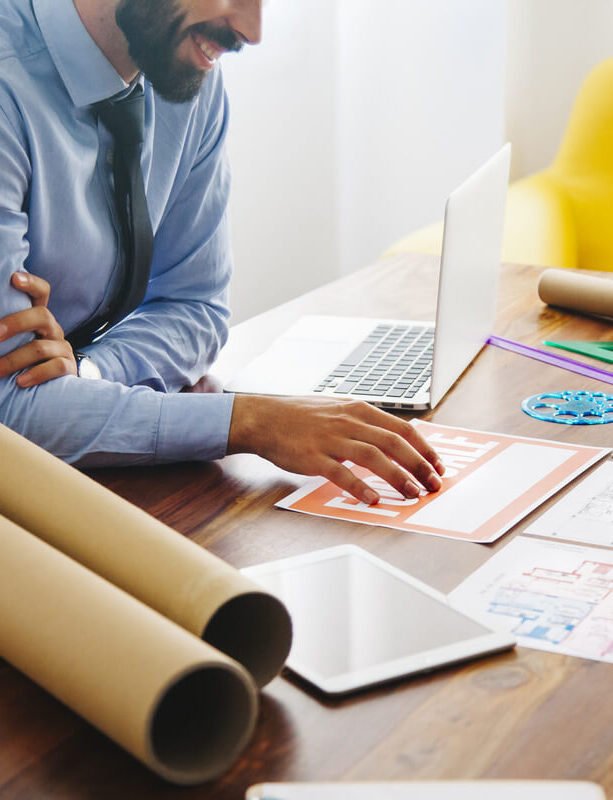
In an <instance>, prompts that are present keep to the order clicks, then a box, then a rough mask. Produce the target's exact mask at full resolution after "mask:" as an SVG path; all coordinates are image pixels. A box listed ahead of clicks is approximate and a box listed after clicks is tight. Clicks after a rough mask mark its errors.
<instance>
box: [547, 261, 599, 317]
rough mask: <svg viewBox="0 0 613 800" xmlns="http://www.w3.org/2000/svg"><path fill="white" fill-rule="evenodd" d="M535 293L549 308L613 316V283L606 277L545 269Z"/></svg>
mask: <svg viewBox="0 0 613 800" xmlns="http://www.w3.org/2000/svg"><path fill="white" fill-rule="evenodd" d="M538 293H539V297H540V298H541V300H542V301H543V302H544V303H547V304H548V305H550V306H560V307H561V308H568V309H570V310H571V311H580V312H582V313H584V314H596V315H597V316H600V317H613V281H612V280H608V279H607V278H598V277H594V276H593V275H579V274H577V273H576V272H569V271H568V270H565V269H546V270H545V271H544V272H543V274H542V275H541V278H540V280H539V284H538Z"/></svg>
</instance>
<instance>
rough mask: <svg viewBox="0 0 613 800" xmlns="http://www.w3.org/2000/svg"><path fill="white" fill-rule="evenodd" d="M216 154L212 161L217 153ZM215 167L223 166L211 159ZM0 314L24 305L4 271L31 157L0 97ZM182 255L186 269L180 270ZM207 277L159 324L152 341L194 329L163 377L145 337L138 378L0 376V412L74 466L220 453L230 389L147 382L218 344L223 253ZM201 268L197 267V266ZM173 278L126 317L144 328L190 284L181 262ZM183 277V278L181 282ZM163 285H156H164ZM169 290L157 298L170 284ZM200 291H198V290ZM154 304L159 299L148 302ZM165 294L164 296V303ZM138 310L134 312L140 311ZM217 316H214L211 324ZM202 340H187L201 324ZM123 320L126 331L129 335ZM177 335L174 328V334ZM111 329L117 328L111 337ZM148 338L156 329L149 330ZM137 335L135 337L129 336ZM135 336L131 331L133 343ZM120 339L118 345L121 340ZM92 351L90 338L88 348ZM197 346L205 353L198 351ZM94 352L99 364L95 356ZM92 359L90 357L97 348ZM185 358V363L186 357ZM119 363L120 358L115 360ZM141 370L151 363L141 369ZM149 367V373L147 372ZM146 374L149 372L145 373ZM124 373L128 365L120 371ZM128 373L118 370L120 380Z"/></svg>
mask: <svg viewBox="0 0 613 800" xmlns="http://www.w3.org/2000/svg"><path fill="white" fill-rule="evenodd" d="M220 163H221V161H220ZM220 169H223V168H222V167H220ZM0 182H1V185H2V194H1V196H0V318H1V317H4V316H6V315H7V314H10V313H12V312H14V311H19V310H22V309H24V308H27V307H28V306H29V300H28V298H27V296H26V295H24V294H23V293H21V292H18V291H16V290H15V289H13V288H12V287H11V286H10V276H11V274H12V273H13V272H15V271H18V270H20V269H23V264H24V260H25V259H26V258H27V255H28V250H29V248H28V241H27V230H28V217H27V213H26V212H25V211H24V208H25V207H26V202H27V193H28V187H29V182H30V167H29V159H28V155H27V149H26V147H25V145H24V139H23V136H21V135H20V134H19V132H18V131H17V130H16V129H15V127H14V126H13V124H12V123H11V122H10V121H9V119H8V118H7V116H6V115H5V114H4V112H3V111H2V108H1V107H0ZM224 216H225V209H224V210H223V211H222V210H221V208H220V212H219V219H218V224H217V225H216V227H215V234H214V235H213V236H212V237H211V239H210V242H214V243H215V244H214V245H213V249H214V248H219V249H220V250H223V245H222V239H225V237H226V234H225V224H224V222H223V219H224ZM208 244H209V242H205V243H203V244H202V246H201V248H200V249H199V257H200V258H206V257H207V245H208ZM188 262H189V260H186V262H185V270H187V271H188V270H189V264H191V266H192V267H193V263H191V262H189V264H188ZM219 264H220V266H219V267H216V268H215V269H213V275H212V277H210V278H200V279H199V280H200V294H197V295H196V300H195V301H194V300H192V305H191V306H190V307H189V309H188V310H187V312H185V315H181V314H179V313H178V312H177V316H172V314H171V315H170V319H169V321H168V324H167V325H166V326H165V328H164V329H163V330H162V331H160V334H159V337H158V339H157V341H158V343H159V342H161V341H162V339H164V338H165V337H166V338H173V336H174V334H173V330H174V326H175V325H176V326H177V329H180V330H181V334H180V336H181V342H182V343H183V337H187V338H190V337H191V338H193V340H194V343H193V346H192V351H191V354H190V355H189V356H187V357H186V358H185V360H183V361H180V363H179V365H178V367H176V369H175V372H174V373H173V374H171V376H170V377H169V378H164V379H158V378H156V375H158V374H159V375H160V376H161V375H162V374H163V373H164V369H165V363H164V361H163V359H162V360H161V359H160V357H159V354H158V356H155V357H154V350H157V349H159V350H161V349H163V348H162V347H161V345H160V344H158V345H157V346H155V345H151V346H149V345H147V346H144V348H143V355H142V356H141V357H140V358H141V360H140V362H138V363H140V365H141V366H140V367H139V368H138V369H140V371H137V373H136V376H137V380H136V381H133V383H142V384H145V385H134V386H126V385H122V382H121V377H122V375H121V374H120V373H119V370H118V368H117V367H116V368H115V372H113V370H112V369H110V367H109V368H108V370H107V375H106V377H107V378H110V380H109V379H106V380H98V381H96V380H85V379H80V378H76V377H74V376H66V377H62V378H57V379H55V380H53V381H49V382H48V383H45V384H42V385H41V386H37V387H32V388H29V389H22V388H20V387H18V386H17V385H16V383H15V377H16V376H15V375H11V376H9V377H7V378H2V379H0V420H1V421H2V422H3V423H4V424H5V425H7V426H8V427H10V428H12V429H13V430H15V431H16V432H17V433H20V434H22V435H23V436H26V437H27V438H29V439H30V440H32V441H33V442H35V443H37V444H39V445H40V446H42V447H44V448H45V449H46V450H48V451H50V452H52V453H54V454H55V455H57V456H59V457H60V458H62V459H64V460H66V461H68V462H71V463H76V464H79V465H80V466H88V467H93V466H108V465H120V464H121V465H128V464H144V463H160V462H167V461H177V460H210V459H215V458H220V457H222V456H223V455H225V452H226V448H227V437H228V431H229V426H230V420H231V414H232V403H233V397H232V395H223V394H208V395H207V394H177V393H165V392H162V391H156V390H155V389H154V388H151V385H147V384H150V383H151V384H153V385H155V386H156V387H159V386H160V385H161V384H160V380H162V382H163V383H164V384H165V385H166V386H167V387H168V386H172V387H174V386H176V385H178V384H179V383H181V381H182V380H183V377H184V376H187V377H188V381H189V380H190V379H191V376H192V375H193V376H195V375H196V374H197V373H198V372H199V371H200V370H201V369H202V368H203V367H204V366H205V365H206V363H207V359H208V358H211V357H213V356H212V355H211V353H209V351H208V350H207V347H208V346H209V345H210V344H211V343H213V347H212V353H213V355H214V354H215V353H216V348H217V347H218V346H220V345H221V342H222V341H223V339H224V337H225V322H224V323H222V320H225V318H226V316H227V314H226V312H225V311H224V308H225V305H224V301H223V297H224V295H225V287H226V284H227V273H228V269H227V261H226V260H223V263H222V261H220V262H219ZM201 271H202V267H201ZM180 275H181V277H180V279H179V278H177V279H175V280H172V281H171V282H170V284H169V283H168V280H165V277H164V275H162V276H161V280H160V282H159V286H160V287H161V288H160V289H159V290H158V289H157V288H154V290H153V291H152V294H151V297H150V299H148V302H147V303H146V306H147V307H146V308H144V309H143V310H142V312H136V313H135V315H134V319H133V320H126V327H127V325H128V324H129V323H131V324H134V325H141V326H144V327H142V328H140V330H150V328H151V327H154V326H155V325H156V324H159V320H160V319H161V318H162V317H163V318H164V319H166V312H164V313H163V314H161V315H158V323H156V322H155V321H154V319H153V314H152V313H149V312H152V310H153V309H154V308H156V307H157V309H159V310H160V311H161V309H162V308H165V309H170V308H171V307H173V306H174V305H175V303H176V301H177V300H179V299H180V298H181V297H182V296H183V295H182V294H181V292H182V291H183V292H185V294H186V295H187V294H188V293H189V292H191V291H192V290H193V289H194V285H193V283H191V282H189V281H188V279H187V277H186V272H184V271H180ZM182 281H183V283H182ZM168 286H170V288H169V289H166V288H163V287H168ZM169 293H170V295H171V297H170V299H161V298H162V297H163V296H165V295H167V294H169ZM205 295H206V297H205ZM156 304H159V305H158V306H156ZM165 304H166V305H165ZM139 314H141V316H139ZM190 319H192V320H195V321H196V323H197V324H194V327H193V330H192V332H191V333H188V332H187V330H188V328H189V324H190ZM218 322H219V325H218V324H217V323H218ZM203 330H204V331H208V333H205V334H204V335H203V341H202V342H201V341H198V342H196V340H197V339H199V337H200V335H201V334H202V331H203ZM137 331H138V328H137V329H136V332H135V330H134V329H132V333H131V336H136V334H137ZM177 336H179V334H177ZM28 338H31V337H29V336H26V335H20V336H17V337H13V338H11V339H9V340H8V341H6V342H2V343H0V355H4V354H5V353H7V352H9V351H10V350H12V349H14V348H15V347H17V346H19V345H21V344H24V343H25V342H26V341H27V340H28ZM118 338H119V337H118ZM154 338H155V337H154ZM136 341H139V339H136ZM141 343H142V342H140V341H139V347H140V344H141ZM115 347H117V348H120V347H121V345H120V344H115V345H113V346H111V345H108V344H106V343H105V349H106V352H107V353H108V354H109V355H107V356H106V358H107V360H108V361H109V363H111V362H112V361H113V359H115V360H117V361H119V357H120V355H121V354H122V353H123V352H126V353H128V352H130V351H129V348H128V349H126V350H125V351H123V350H121V349H114V348H115ZM126 347H127V346H126ZM91 349H92V351H93V350H94V349H95V346H94V347H92V348H91ZM179 349H180V348H179V347H176V348H172V349H171V350H170V351H169V352H170V355H169V360H173V359H175V358H179V356H178V355H177V351H178V350H179ZM205 354H206V355H205ZM132 359H133V360H132V361H129V362H128V367H127V369H130V368H131V365H133V364H136V363H137V361H138V359H137V356H136V354H134V355H133V356H132ZM101 361H102V362H103V363H104V364H105V363H106V362H105V361H104V358H102V359H101ZM96 362H97V363H98V357H97V355H96ZM186 365H189V366H186ZM122 369H124V370H126V367H125V366H124V367H122ZM147 370H151V371H150V372H147ZM147 376H148V377H147ZM152 376H153V378H152ZM124 377H127V372H124ZM127 382H128V381H127V380H126V383H127Z"/></svg>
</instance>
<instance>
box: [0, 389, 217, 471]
mask: <svg viewBox="0 0 613 800" xmlns="http://www.w3.org/2000/svg"><path fill="white" fill-rule="evenodd" d="M231 412H232V396H231V395H223V394H164V393H162V392H155V391H153V390H151V389H149V388H147V387H144V386H137V387H126V386H122V385H121V384H119V383H112V382H109V381H104V380H101V381H92V380H85V379H81V378H76V377H72V376H70V377H66V378H58V379H57V380H54V381H49V382H48V383H45V384H43V385H41V386H38V387H35V388H33V389H21V388H19V387H18V386H16V385H15V381H14V378H11V379H4V380H2V381H1V382H0V422H2V423H3V424H5V425H7V426H8V427H10V428H12V429H13V430H15V431H16V432H17V433H20V434H21V435H23V436H25V437H26V438H28V439H30V440H31V441H33V442H35V443H36V444H38V445H40V446H41V447H43V448H45V449H46V450H48V451H49V452H51V453H53V454H54V455H56V456H58V457H59V458H62V459H63V460H65V461H68V462H69V463H74V464H78V465H80V466H87V467H95V466H111V465H115V466H122V465H130V464H153V463H165V462H169V461H182V460H203V461H206V460H211V459H215V458H220V457H222V456H223V455H224V454H225V452H226V446H227V434H228V428H229V423H230V417H231Z"/></svg>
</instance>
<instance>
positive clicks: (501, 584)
mask: <svg viewBox="0 0 613 800" xmlns="http://www.w3.org/2000/svg"><path fill="white" fill-rule="evenodd" d="M452 596H453V597H454V599H455V600H457V601H461V602H462V603H463V605H464V607H465V608H466V609H467V610H468V611H472V612H474V613H480V614H481V615H485V616H486V617H487V621H488V622H489V623H490V624H491V625H492V626H493V627H499V628H502V629H504V630H505V631H508V632H510V633H512V634H513V635H514V636H516V637H517V640H518V642H519V644H520V645H523V646H525V647H534V648H537V649H541V650H551V651H554V652H559V653H567V654H569V655H576V656H582V657H584V658H591V659H597V660H600V661H610V662H612V663H613V551H610V550H604V549H603V550H599V549H596V548H587V547H578V546H575V545H566V544H562V543H559V542H551V541H549V542H544V541H543V542H541V541H536V540H532V539H528V538H526V537H518V538H517V539H515V540H514V541H513V542H511V543H510V544H509V545H508V547H506V548H504V550H502V551H500V552H499V553H497V554H496V555H495V556H494V557H493V558H492V559H490V561H489V562H487V563H486V564H485V565H484V566H483V567H481V569H479V570H477V572H475V573H474V574H473V575H471V576H470V577H469V578H468V579H467V580H466V581H465V582H464V583H463V584H462V585H461V586H460V587H459V588H458V589H456V591H455V592H453V594H452Z"/></svg>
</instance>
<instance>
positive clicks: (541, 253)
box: [385, 58, 613, 271]
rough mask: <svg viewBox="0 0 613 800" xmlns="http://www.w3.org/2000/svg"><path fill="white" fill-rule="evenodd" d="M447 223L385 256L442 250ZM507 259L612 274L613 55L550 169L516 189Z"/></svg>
mask: <svg viewBox="0 0 613 800" xmlns="http://www.w3.org/2000/svg"><path fill="white" fill-rule="evenodd" d="M441 240H442V223H437V224H435V225H430V226H428V227H427V228H422V229H421V230H418V231H416V232H415V233H412V234H411V235H410V236H407V237H406V238H404V239H402V240H401V241H399V242H397V243H396V244H395V245H393V246H392V247H391V248H390V249H389V250H387V251H386V253H385V255H396V254H398V253H403V252H409V251H412V252H421V253H440V249H441ZM502 258H503V261H509V262H514V263H519V264H535V265H540V266H556V267H572V268H575V269H602V270H611V271H613V58H610V59H607V60H606V61H604V62H602V63H601V64H599V65H598V66H597V67H596V68H595V69H594V70H593V71H592V72H591V73H590V74H589V75H588V77H587V79H586V80H585V82H584V84H583V86H582V87H581V90H580V92H579V94H578V96H577V99H576V100H575V105H574V108H573V110H572V113H571V117H570V120H569V123H568V127H567V129H566V132H565V134H564V138H563V140H562V144H561V145H560V149H559V151H558V154H557V155H556V157H555V159H554V161H553V163H552V164H551V166H549V167H547V169H544V170H542V171H541V172H537V173H535V174H534V175H530V176H528V177H526V178H522V179H521V180H518V181H516V182H515V183H513V184H511V186H510V187H509V194H508V199H507V213H506V222H505V233H504V243H503V249H502Z"/></svg>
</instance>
